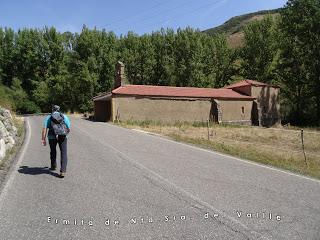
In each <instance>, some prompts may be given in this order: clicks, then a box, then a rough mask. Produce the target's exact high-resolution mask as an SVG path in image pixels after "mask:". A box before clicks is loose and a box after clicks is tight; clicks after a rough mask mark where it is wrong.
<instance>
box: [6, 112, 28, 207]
mask: <svg viewBox="0 0 320 240" xmlns="http://www.w3.org/2000/svg"><path fill="white" fill-rule="evenodd" d="M25 121H26V126H27V128H26V137H25V142H24V143H23V146H22V149H21V152H20V155H19V158H18V161H17V162H16V164H15V166H13V169H12V172H11V173H10V176H9V179H8V181H7V182H6V183H5V186H4V187H3V189H2V192H1V193H0V210H1V208H2V205H3V201H4V199H5V196H6V194H7V193H8V190H9V189H10V187H11V185H12V182H13V180H14V178H15V176H16V175H17V170H18V167H19V165H20V163H21V162H22V160H23V158H24V155H25V152H26V150H27V147H28V145H29V142H30V139H31V128H30V123H29V119H28V117H25Z"/></svg>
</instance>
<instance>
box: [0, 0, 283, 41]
mask: <svg viewBox="0 0 320 240" xmlns="http://www.w3.org/2000/svg"><path fill="white" fill-rule="evenodd" d="M285 3H286V1H285V0H162V1H161V0H149V1H147V0H140V1H129V0H116V1H108V0H107V1H102V0H101V1H100V0H91V1H84V0H77V1H75V0H70V1H68V0H64V1H63V0H54V1H53V0H32V1H31V0H25V1H22V0H21V1H17V0H8V1H4V0H0V26H1V27H11V28H13V29H15V30H17V29H19V28H24V27H28V28H31V27H37V28H42V27H44V26H54V27H56V28H57V29H58V30H59V31H62V32H64V31H71V32H79V31H81V28H82V26H83V24H85V25H86V26H88V27H90V28H93V27H97V28H98V29H102V28H105V29H106V30H107V31H114V32H115V33H116V34H118V35H119V34H126V33H127V32H128V31H134V32H136V33H138V34H144V33H151V32H152V31H156V30H159V29H160V28H161V27H164V28H167V27H168V28H173V29H177V28H178V27H181V28H184V27H187V26H191V27H193V28H199V29H200V30H205V29H208V28H211V27H214V26H218V25H220V24H222V23H224V22H225V21H227V20H228V19H229V18H231V17H233V16H237V15H240V14H244V13H250V12H254V11H258V10H267V9H274V8H279V7H283V6H284V5H285Z"/></svg>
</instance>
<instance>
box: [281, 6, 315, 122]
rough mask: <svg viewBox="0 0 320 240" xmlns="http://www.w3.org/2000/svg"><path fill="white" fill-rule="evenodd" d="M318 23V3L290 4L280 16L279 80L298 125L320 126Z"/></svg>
mask: <svg viewBox="0 0 320 240" xmlns="http://www.w3.org/2000/svg"><path fill="white" fill-rule="evenodd" d="M319 22H320V1H319V0H289V1H288V3H287V5H286V7H285V8H284V9H283V11H282V12H281V21H280V24H279V29H280V32H281V38H280V39H281V41H279V42H280V53H279V64H278V76H279V82H280V84H282V85H283V89H284V93H285V94H286V96H287V97H288V99H289V100H292V102H293V103H294V104H293V106H292V109H293V118H294V119H296V120H297V123H299V124H302V123H308V124H312V123H317V124H318V125H319V124H320V29H319ZM313 112H315V113H316V114H313Z"/></svg>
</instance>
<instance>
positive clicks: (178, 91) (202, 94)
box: [112, 85, 255, 100]
mask: <svg viewBox="0 0 320 240" xmlns="http://www.w3.org/2000/svg"><path fill="white" fill-rule="evenodd" d="M112 93H113V94H121V95H134V96H157V97H188V98H216V99H243V100H253V99H255V98H253V97H249V96H245V95H242V94H240V93H237V92H235V91H233V90H232V89H214V88H192V87H168V86H148V85H125V86H121V87H119V88H117V89H114V90H113V91H112Z"/></svg>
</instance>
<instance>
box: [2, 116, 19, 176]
mask: <svg viewBox="0 0 320 240" xmlns="http://www.w3.org/2000/svg"><path fill="white" fill-rule="evenodd" d="M13 123H14V126H15V127H16V128H17V134H18V140H17V142H16V144H15V145H14V146H13V147H12V148H11V149H10V150H9V151H7V152H6V156H5V157H4V159H2V161H1V162H0V170H5V169H6V168H7V167H9V165H10V164H9V163H10V162H11V160H12V159H13V157H14V156H15V155H16V154H17V153H18V151H19V150H20V148H21V146H22V143H23V140H24V134H25V127H24V120H23V118H21V117H17V116H13Z"/></svg>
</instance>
